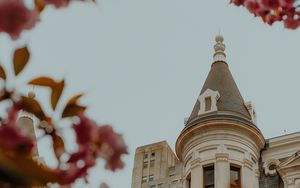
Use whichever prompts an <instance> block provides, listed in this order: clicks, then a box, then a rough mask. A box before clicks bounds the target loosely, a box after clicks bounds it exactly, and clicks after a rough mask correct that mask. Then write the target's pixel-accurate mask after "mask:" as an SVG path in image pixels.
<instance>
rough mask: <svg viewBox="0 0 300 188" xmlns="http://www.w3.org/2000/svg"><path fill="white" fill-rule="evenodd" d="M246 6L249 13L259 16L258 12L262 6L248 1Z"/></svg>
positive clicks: (252, 0) (250, 0)
mask: <svg viewBox="0 0 300 188" xmlns="http://www.w3.org/2000/svg"><path fill="white" fill-rule="evenodd" d="M244 5H245V7H246V8H247V9H248V10H249V12H251V13H254V14H255V15H257V12H258V10H260V5H259V4H258V3H257V1H255V0H248V1H246V2H245V3H244Z"/></svg>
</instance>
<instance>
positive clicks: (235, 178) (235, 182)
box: [230, 166, 241, 188]
mask: <svg viewBox="0 0 300 188" xmlns="http://www.w3.org/2000/svg"><path fill="white" fill-rule="evenodd" d="M230 188H241V172H240V168H237V167H233V166H231V167H230Z"/></svg>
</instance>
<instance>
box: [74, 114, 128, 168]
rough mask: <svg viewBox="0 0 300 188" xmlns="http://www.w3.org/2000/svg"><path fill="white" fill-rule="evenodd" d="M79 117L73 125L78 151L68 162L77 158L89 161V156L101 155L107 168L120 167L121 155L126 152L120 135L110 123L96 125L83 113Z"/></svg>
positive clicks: (121, 164)
mask: <svg viewBox="0 0 300 188" xmlns="http://www.w3.org/2000/svg"><path fill="white" fill-rule="evenodd" d="M79 117H80V122H79V123H78V124H75V125H74V130H75V133H76V138H77V139H76V140H77V143H78V145H79V151H78V152H77V153H74V154H73V155H71V158H70V159H69V163H72V162H76V161H78V160H83V161H85V162H88V163H90V162H91V160H92V159H91V158H96V157H102V158H103V159H105V160H106V168H107V169H110V170H113V171H114V170H116V169H118V168H122V167H123V166H124V164H123V162H122V161H121V155H123V154H127V153H128V152H127V147H126V145H125V143H124V140H123V138H122V136H121V135H120V134H117V133H115V132H114V130H113V129H112V127H111V126H110V125H104V126H98V125H97V124H96V123H95V122H94V121H92V120H90V119H89V118H87V117H86V116H84V115H80V116H79Z"/></svg>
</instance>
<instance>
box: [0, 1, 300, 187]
mask: <svg viewBox="0 0 300 188" xmlns="http://www.w3.org/2000/svg"><path fill="white" fill-rule="evenodd" d="M41 20H42V22H41V23H39V24H38V25H37V26H36V28H35V29H34V30H32V31H30V32H28V33H25V34H24V35H23V37H22V38H21V40H19V41H16V42H12V41H10V39H9V38H8V37H7V36H6V35H4V34H0V60H1V63H3V64H4V66H5V67H6V68H9V69H11V67H10V64H9V63H10V59H11V53H12V52H13V49H14V48H15V46H17V45H22V44H24V42H28V45H29V48H30V50H31V52H32V58H31V62H30V64H29V66H28V67H27V68H26V71H24V73H22V75H21V77H20V80H18V81H17V82H15V83H14V84H16V85H17V86H18V87H20V88H23V86H22V84H23V85H24V83H25V82H26V81H28V80H30V79H31V78H33V77H35V76H40V75H50V76H53V77H55V78H56V79H62V78H65V79H66V81H67V88H66V90H67V92H65V93H64V95H63V99H64V100H66V99H67V98H69V97H70V96H71V94H75V93H78V92H81V91H84V92H86V96H85V97H84V98H83V100H82V103H85V104H88V105H89V110H88V114H89V115H90V116H91V117H92V118H94V119H96V120H97V121H98V122H102V123H111V124H113V125H114V128H115V129H116V130H117V131H118V132H121V133H122V134H124V137H125V140H126V143H127V144H128V147H129V151H130V155H128V156H126V157H124V160H125V161H126V167H125V168H124V169H123V170H122V171H119V172H117V173H114V174H113V173H110V172H106V171H104V170H103V164H102V163H100V164H99V165H98V167H97V169H95V170H92V171H91V172H90V181H91V185H90V187H91V188H94V187H97V186H99V184H100V182H103V181H105V182H107V183H108V184H109V185H110V186H111V187H112V188H129V187H130V186H131V173H132V168H133V160H134V151H135V148H136V147H138V146H141V145H145V144H150V143H153V142H158V141H162V140H167V142H168V143H169V144H170V146H171V147H172V148H174V145H175V141H176V138H177V136H178V135H179V133H180V131H181V130H182V128H183V126H184V125H183V120H184V118H185V117H187V116H188V115H189V114H190V112H191V111H192V108H193V105H194V103H195V101H196V99H197V97H198V94H199V92H200V89H201V87H202V85H203V83H204V81H205V78H206V76H207V74H208V72H209V70H210V65H211V63H212V54H213V48H212V47H213V45H214V43H215V42H214V37H215V35H216V34H218V32H219V30H220V31H221V34H222V35H223V36H224V38H225V44H226V54H227V60H228V64H229V66H230V70H231V72H232V74H233V76H234V78H235V81H236V83H237V85H238V87H239V89H240V91H241V94H242V96H243V97H244V99H245V101H252V102H254V104H255V106H256V111H257V116H258V124H257V125H258V127H259V128H260V129H261V131H262V132H263V134H264V136H265V138H270V137H275V136H279V135H282V134H284V130H286V133H292V132H296V131H300V126H299V106H300V97H299V96H300V87H299V80H300V74H299V69H300V62H299V60H300V52H299V51H300V29H298V30H295V31H290V30H286V29H284V28H283V26H282V24H276V25H274V26H273V27H270V26H267V25H265V24H263V23H262V22H261V20H260V19H258V18H254V17H253V16H252V15H250V13H248V12H247V11H246V10H245V9H244V8H238V7H234V6H232V5H229V0H209V1H202V0H184V1H183V0H101V1H98V5H97V6H93V5H91V4H87V3H86V4H84V3H74V4H72V5H71V6H70V7H69V8H67V9H65V10H55V9H52V8H48V9H47V10H45V11H44V13H43V14H42V18H41ZM26 89H28V88H25V92H27V91H26ZM23 91H24V90H23ZM36 94H37V98H38V99H40V100H43V101H46V100H47V98H48V95H47V92H46V91H44V90H40V89H36ZM45 104H46V103H45ZM47 105H48V104H47ZM65 135H66V137H67V140H66V142H67V143H68V146H70V149H72V142H73V141H74V140H73V137H72V133H71V132H70V131H65ZM49 146H50V143H49V142H48V140H47V139H42V140H41V142H40V143H39V150H40V155H41V156H43V157H44V158H45V160H46V162H47V164H48V165H50V166H53V165H55V161H54V160H53V156H52V154H51V152H50V150H49ZM74 187H78V188H79V187H81V186H80V183H78V184H77V186H74Z"/></svg>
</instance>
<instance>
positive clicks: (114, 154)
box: [98, 125, 128, 171]
mask: <svg viewBox="0 0 300 188" xmlns="http://www.w3.org/2000/svg"><path fill="white" fill-rule="evenodd" d="M98 135H99V137H100V140H101V143H102V147H101V150H100V153H99V154H100V156H101V157H103V158H104V159H105V160H106V168H107V169H110V170H112V171H115V170H116V169H120V168H123V166H124V163H123V162H122V161H121V155H123V154H127V153H128V152H127V147H126V145H125V143H124V140H123V137H122V135H120V134H117V133H115V132H114V130H113V129H112V127H111V126H110V125H105V126H100V127H99V129H98Z"/></svg>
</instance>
